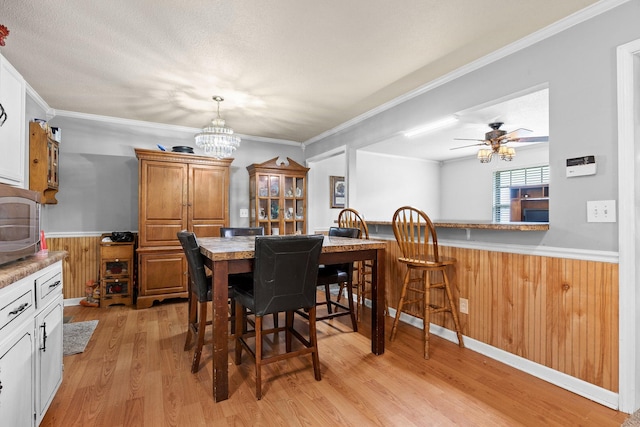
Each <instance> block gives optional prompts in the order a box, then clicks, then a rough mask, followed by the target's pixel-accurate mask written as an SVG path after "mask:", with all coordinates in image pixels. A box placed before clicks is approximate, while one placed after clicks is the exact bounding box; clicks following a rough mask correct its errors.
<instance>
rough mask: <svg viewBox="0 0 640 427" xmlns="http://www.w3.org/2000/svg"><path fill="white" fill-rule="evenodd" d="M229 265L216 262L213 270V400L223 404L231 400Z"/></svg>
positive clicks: (224, 262)
mask: <svg viewBox="0 0 640 427" xmlns="http://www.w3.org/2000/svg"><path fill="white" fill-rule="evenodd" d="M228 283H229V264H228V263H227V261H218V262H214V268H213V284H212V286H213V297H212V301H211V303H212V306H213V307H212V313H213V314H212V316H213V317H212V319H213V400H214V401H215V402H221V401H223V400H227V399H228V398H229V366H228V364H227V358H228V350H229V348H228V346H229V336H228V322H229V312H228V306H229V303H228V298H229V290H228Z"/></svg>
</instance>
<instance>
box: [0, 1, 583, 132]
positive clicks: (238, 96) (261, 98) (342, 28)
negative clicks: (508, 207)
mask: <svg viewBox="0 0 640 427" xmlns="http://www.w3.org/2000/svg"><path fill="white" fill-rule="evenodd" d="M593 3H596V2H595V0H562V1H558V0H536V1H531V0H448V1H441V0H440V1H438V0H401V1H393V2H392V1H388V0H348V1H345V0H326V1H322V2H312V1H301V0H277V1H276V0H266V1H264V0H263V1H255V0H253V1H252V0H233V1H221V0H135V1H132V0H110V1H104V2H94V1H85V0H64V1H63V0H47V1H45V2H34V1H17V0H0V24H3V25H5V26H7V27H8V28H9V30H10V32H11V33H10V34H9V36H8V37H7V39H6V46H5V47H2V48H0V52H1V53H2V55H4V56H5V57H6V58H7V59H8V60H9V62H11V63H12V64H13V65H14V66H15V67H16V68H17V69H18V71H19V72H20V73H22V75H23V76H24V77H25V79H26V80H27V82H28V83H29V84H30V85H31V87H33V89H34V90H35V91H36V92H37V93H38V94H39V95H40V96H41V97H42V98H43V99H44V100H45V101H46V102H47V103H48V104H49V106H51V107H52V108H53V109H56V110H67V111H73V112H79V113H89V114H96V115H103V116H111V117H118V118H125V119H133V120H143V121H149V122H157V123H164V124H172V125H180V126H187V127H193V128H201V127H203V126H204V125H206V124H208V122H209V121H210V120H211V119H212V118H213V116H214V114H215V113H214V112H215V104H214V103H213V101H211V96H212V95H220V96H223V97H224V98H225V101H224V102H223V103H222V104H221V115H222V117H223V118H224V119H226V121H227V124H228V125H229V126H231V127H232V128H234V129H235V131H236V132H237V133H240V134H243V135H253V136H260V137H268V138H276V139H284V140H291V141H299V142H304V141H307V140H309V139H310V138H312V137H314V136H317V135H319V134H321V133H323V132H326V131H328V130H330V129H332V128H334V127H336V126H338V125H340V124H342V123H344V122H346V121H348V120H350V119H353V118H354V117H356V116H358V115H360V114H363V113H365V112H367V111H369V110H371V109H372V108H374V107H376V106H379V105H381V104H383V103H385V102H387V101H390V100H392V99H394V98H396V97H398V96H400V95H403V94H405V93H407V92H409V91H411V90H413V89H415V88H417V87H420V86H422V85H424V84H425V83H427V82H429V81H431V80H433V79H434V78H437V77H440V76H442V75H444V74H446V73H448V72H450V71H452V70H454V69H456V68H458V67H460V66H462V65H464V64H466V63H469V62H471V61H473V60H475V59H478V58H480V57H482V56H485V55H486V54H488V53H490V52H492V51H495V50H496V49H499V48H501V47H503V46H505V45H508V44H510V43H512V42H514V41H516V40H519V39H521V38H523V37H524V36H526V35H528V34H530V33H532V32H535V31H537V30H539V29H541V28H544V27H546V26H548V25H550V24H552V23H553V22H555V21H558V20H560V19H562V18H564V17H566V16H568V15H570V14H572V13H574V12H576V11H578V10H580V9H582V8H584V7H587V6H589V5H591V4H593ZM485 131H486V130H485V129H482V132H485Z"/></svg>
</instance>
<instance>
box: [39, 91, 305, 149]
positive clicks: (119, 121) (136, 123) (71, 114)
mask: <svg viewBox="0 0 640 427" xmlns="http://www.w3.org/2000/svg"><path fill="white" fill-rule="evenodd" d="M34 93H35V92H34ZM36 95H37V94H36ZM43 102H44V101H43ZM51 111H52V112H53V115H52V117H68V118H73V119H81V120H92V121H96V122H103V123H109V124H116V125H122V126H133V127H142V128H147V129H156V130H164V131H173V132H184V133H193V134H194V135H195V134H196V133H198V132H200V131H202V129H200V128H192V127H187V126H178V125H169V124H164V123H154V122H146V121H143V120H132V119H123V118H120V117H110V116H101V115H97V114H88V113H79V112H76V111H67V110H51ZM236 135H238V136H239V137H240V138H241V139H246V140H251V141H255V142H267V143H270V144H280V145H293V146H296V147H300V146H301V145H302V144H301V143H300V142H297V141H290V140H286V139H275V138H266V137H263V136H253V135H244V134H240V133H238V134H236Z"/></svg>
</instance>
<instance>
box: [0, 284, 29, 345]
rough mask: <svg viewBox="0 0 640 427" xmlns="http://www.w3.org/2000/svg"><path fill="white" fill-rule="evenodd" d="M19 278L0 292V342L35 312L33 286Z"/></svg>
mask: <svg viewBox="0 0 640 427" xmlns="http://www.w3.org/2000/svg"><path fill="white" fill-rule="evenodd" d="M31 283H33V282H30V281H29V280H21V281H19V282H17V283H15V284H13V285H11V286H9V287H7V288H5V289H3V290H2V292H0V342H1V341H2V340H3V339H4V338H5V337H6V336H7V335H8V334H9V333H11V332H12V331H13V330H15V328H17V327H18V326H19V325H20V324H21V323H22V322H24V321H29V320H31V319H32V316H33V315H34V313H35V310H36V307H35V305H34V295H33V293H34V292H33V287H32V286H30V284H31Z"/></svg>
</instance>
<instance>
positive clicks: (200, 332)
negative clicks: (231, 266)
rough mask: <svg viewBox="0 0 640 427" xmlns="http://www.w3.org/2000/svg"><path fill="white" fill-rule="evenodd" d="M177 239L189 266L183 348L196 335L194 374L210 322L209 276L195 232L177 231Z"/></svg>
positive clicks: (187, 345) (188, 345)
mask: <svg viewBox="0 0 640 427" xmlns="http://www.w3.org/2000/svg"><path fill="white" fill-rule="evenodd" d="M178 240H179V241H180V244H181V245H182V249H183V251H184V254H185V256H186V258H187V264H188V267H189V286H188V287H189V297H188V318H189V320H188V321H189V324H188V327H187V338H186V341H185V343H184V349H185V351H186V350H188V349H189V348H190V347H191V339H192V337H193V335H196V336H197V339H196V348H195V351H194V353H193V361H192V363H191V372H193V373H194V374H195V373H196V372H198V370H199V369H200V356H201V355H202V347H203V345H204V333H205V328H206V326H207V325H210V324H211V321H207V302H209V301H211V277H207V274H206V270H205V266H204V261H203V259H202V254H200V246H199V245H198V241H197V239H196V235H195V233H193V232H190V231H179V232H178Z"/></svg>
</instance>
